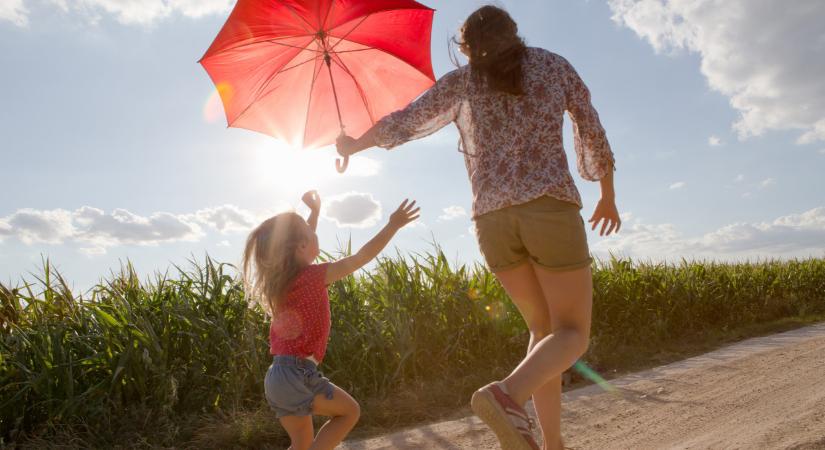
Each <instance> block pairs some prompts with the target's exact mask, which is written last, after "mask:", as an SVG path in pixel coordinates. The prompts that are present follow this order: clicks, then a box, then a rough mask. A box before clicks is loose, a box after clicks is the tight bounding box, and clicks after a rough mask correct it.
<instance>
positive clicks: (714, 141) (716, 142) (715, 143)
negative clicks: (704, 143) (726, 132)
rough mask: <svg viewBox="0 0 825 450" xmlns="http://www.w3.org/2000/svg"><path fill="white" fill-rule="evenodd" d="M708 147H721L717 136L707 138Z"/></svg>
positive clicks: (720, 140)
mask: <svg viewBox="0 0 825 450" xmlns="http://www.w3.org/2000/svg"><path fill="white" fill-rule="evenodd" d="M708 145H710V146H711V147H719V146H720V145H722V139H720V138H719V136H711V137H709V138H708Z"/></svg>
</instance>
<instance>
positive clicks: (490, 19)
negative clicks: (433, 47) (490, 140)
mask: <svg viewBox="0 0 825 450" xmlns="http://www.w3.org/2000/svg"><path fill="white" fill-rule="evenodd" d="M458 44H459V45H460V46H461V47H462V49H463V50H464V52H465V53H466V54H467V56H468V58H469V59H470V69H471V70H472V71H473V73H475V74H477V75H478V76H480V77H481V78H482V79H484V80H485V81H486V82H487V84H488V85H489V86H490V88H492V89H493V90H496V91H499V92H506V93H508V94H513V95H521V94H524V86H523V71H522V67H521V66H522V59H523V56H524V52H525V51H526V49H527V46H526V45H525V44H524V40H523V39H522V38H521V37H519V35H518V26H517V25H516V22H515V21H514V20H513V19H512V18H511V17H510V14H507V11H505V10H503V9H501V8H499V7H497V6H492V5H487V6H483V7H481V8H479V9H478V10H476V11H475V12H474V13H472V14H470V16H469V17H467V20H466V21H465V22H464V25H463V26H462V27H461V41H460V42H458Z"/></svg>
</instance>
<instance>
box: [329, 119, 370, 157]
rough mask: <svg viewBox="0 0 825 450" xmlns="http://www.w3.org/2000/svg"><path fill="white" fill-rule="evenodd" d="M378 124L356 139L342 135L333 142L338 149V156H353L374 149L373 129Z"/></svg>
mask: <svg viewBox="0 0 825 450" xmlns="http://www.w3.org/2000/svg"><path fill="white" fill-rule="evenodd" d="M377 126H378V124H375V125H373V126H372V127H371V128H370V129H369V130H367V132H366V133H364V134H362V135H361V137H359V138H358V139H354V138H351V137H349V136H346V135H342V136H341V137H339V138H338V140H337V141H336V142H335V145H336V146H337V147H338V154H339V155H341V156H350V155H354V154H356V153H358V152H360V151H362V150H366V149H368V148H371V147H375V145H376V144H375V129H376V127H377Z"/></svg>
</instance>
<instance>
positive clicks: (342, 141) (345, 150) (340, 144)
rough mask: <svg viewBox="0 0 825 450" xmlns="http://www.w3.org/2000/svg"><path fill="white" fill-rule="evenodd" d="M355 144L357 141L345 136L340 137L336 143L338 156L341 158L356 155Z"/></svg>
mask: <svg viewBox="0 0 825 450" xmlns="http://www.w3.org/2000/svg"><path fill="white" fill-rule="evenodd" d="M355 142H356V139H355V138H352V137H350V136H347V135H345V134H342V135H341V136H338V139H337V140H336V141H335V147H336V150H338V154H339V155H341V156H349V155H351V154H353V153H355V151H354V148H355Z"/></svg>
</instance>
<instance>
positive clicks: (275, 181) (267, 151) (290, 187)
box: [251, 139, 341, 197]
mask: <svg viewBox="0 0 825 450" xmlns="http://www.w3.org/2000/svg"><path fill="white" fill-rule="evenodd" d="M253 153H254V157H253V160H252V162H251V163H252V164H253V165H254V167H253V168H252V172H253V173H254V178H255V179H254V181H255V183H256V184H258V185H259V186H261V187H263V188H265V189H267V190H270V189H271V190H274V191H276V193H277V194H278V195H279V196H293V197H294V196H300V194H301V193H303V192H306V191H308V190H310V189H318V190H320V189H324V188H325V187H328V186H329V185H330V183H331V182H332V181H334V180H335V178H336V177H339V178H340V177H341V175H339V174H338V173H336V171H335V155H334V152H333V150H332V148H331V147H328V148H321V149H313V150H304V149H299V148H293V147H290V146H289V145H288V144H286V143H284V142H283V141H280V140H277V139H271V140H270V141H269V142H267V143H265V144H263V145H260V146H257V147H256V148H255V149H254V151H253Z"/></svg>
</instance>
